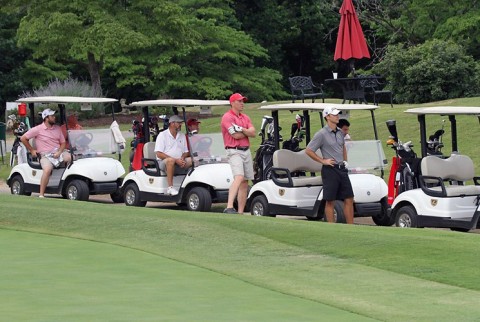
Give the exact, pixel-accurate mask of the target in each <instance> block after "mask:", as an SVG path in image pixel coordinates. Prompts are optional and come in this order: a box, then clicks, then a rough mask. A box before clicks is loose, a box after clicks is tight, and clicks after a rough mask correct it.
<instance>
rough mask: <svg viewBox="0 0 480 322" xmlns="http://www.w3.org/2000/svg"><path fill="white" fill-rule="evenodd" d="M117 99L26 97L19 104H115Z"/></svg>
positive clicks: (19, 100)
mask: <svg viewBox="0 0 480 322" xmlns="http://www.w3.org/2000/svg"><path fill="white" fill-rule="evenodd" d="M116 101H117V99H114V98H104V97H75V96H39V97H25V98H20V99H18V100H17V102H19V103H113V102H116Z"/></svg>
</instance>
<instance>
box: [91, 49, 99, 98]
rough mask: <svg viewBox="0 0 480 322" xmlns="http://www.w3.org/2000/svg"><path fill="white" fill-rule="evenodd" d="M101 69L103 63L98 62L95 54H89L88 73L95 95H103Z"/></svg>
mask: <svg viewBox="0 0 480 322" xmlns="http://www.w3.org/2000/svg"><path fill="white" fill-rule="evenodd" d="M100 67H101V63H100V62H97V61H96V59H95V55H94V54H93V53H90V52H89V53H88V73H89V74H90V80H91V82H92V87H93V89H94V91H95V95H97V96H101V95H102V83H101V81H100Z"/></svg>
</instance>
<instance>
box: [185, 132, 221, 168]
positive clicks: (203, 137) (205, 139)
mask: <svg viewBox="0 0 480 322" xmlns="http://www.w3.org/2000/svg"><path fill="white" fill-rule="evenodd" d="M189 141H190V152H191V155H192V156H193V157H194V159H195V160H196V161H198V162H199V163H200V164H203V163H224V162H228V160H227V156H226V153H225V147H224V146H223V137H222V133H208V134H195V135H193V136H190V137H189Z"/></svg>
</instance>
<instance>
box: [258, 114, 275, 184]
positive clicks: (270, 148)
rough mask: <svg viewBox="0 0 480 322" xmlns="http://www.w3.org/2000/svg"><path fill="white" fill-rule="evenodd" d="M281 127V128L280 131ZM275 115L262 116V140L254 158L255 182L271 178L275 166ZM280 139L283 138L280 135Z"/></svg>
mask: <svg viewBox="0 0 480 322" xmlns="http://www.w3.org/2000/svg"><path fill="white" fill-rule="evenodd" d="M280 130H281V128H279V131H280ZM273 133H274V127H273V117H271V116H268V115H265V116H264V117H263V118H262V125H261V126H260V132H259V133H258V135H259V136H260V137H261V142H260V146H259V148H258V150H257V151H256V152H255V158H254V160H253V170H254V178H253V183H257V182H260V181H263V180H268V179H270V176H271V169H272V166H273V153H274V152H275V142H274V136H273ZM280 141H282V138H281V137H280Z"/></svg>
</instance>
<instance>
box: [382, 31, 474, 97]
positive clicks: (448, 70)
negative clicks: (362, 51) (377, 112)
mask: <svg viewBox="0 0 480 322" xmlns="http://www.w3.org/2000/svg"><path fill="white" fill-rule="evenodd" d="M373 70H374V72H376V73H379V74H382V75H384V76H386V77H387V79H388V81H389V82H390V86H391V88H392V89H393V90H394V92H395V98H396V100H397V102H399V103H425V102H432V101H440V100H445V99H450V98H459V97H468V96H474V95H475V94H478V92H479V84H480V79H479V77H478V75H479V73H478V72H479V71H480V67H479V65H478V63H477V62H476V61H475V60H474V59H473V58H472V57H471V56H469V55H467V54H466V53H465V50H464V49H463V47H462V46H460V45H457V44H455V43H453V42H451V41H447V42H446V41H441V40H431V41H427V42H426V43H424V44H422V45H418V46H414V47H410V48H405V47H404V46H401V45H392V46H390V47H389V48H388V51H387V54H386V56H385V59H384V60H383V61H382V62H380V63H379V64H378V65H376V66H375V67H374V69H373Z"/></svg>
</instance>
